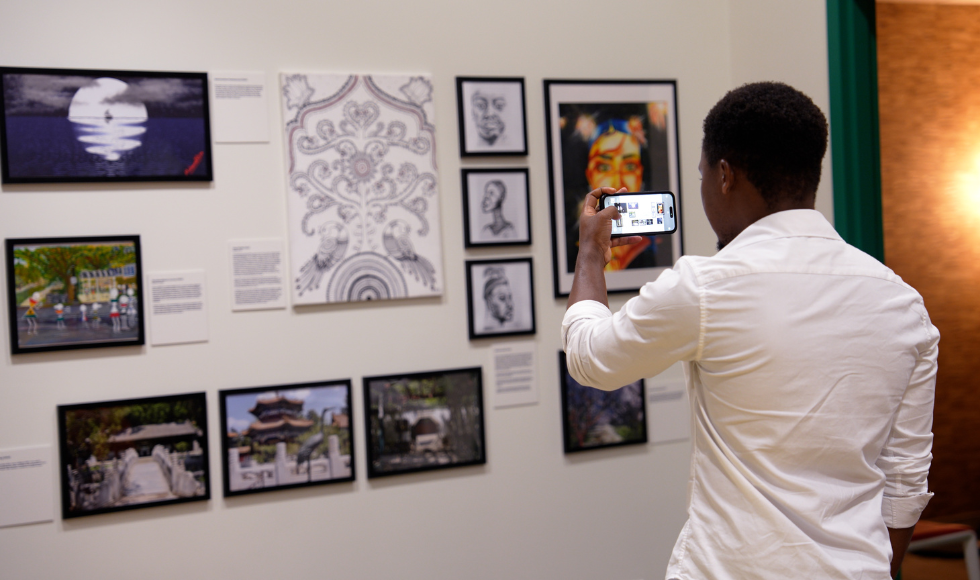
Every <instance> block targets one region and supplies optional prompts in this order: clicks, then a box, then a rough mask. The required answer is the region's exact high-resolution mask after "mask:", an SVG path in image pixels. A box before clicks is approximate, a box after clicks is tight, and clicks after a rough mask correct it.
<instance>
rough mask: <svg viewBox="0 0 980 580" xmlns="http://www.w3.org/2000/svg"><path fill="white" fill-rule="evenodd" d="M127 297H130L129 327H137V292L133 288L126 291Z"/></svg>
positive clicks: (127, 311) (128, 309)
mask: <svg viewBox="0 0 980 580" xmlns="http://www.w3.org/2000/svg"><path fill="white" fill-rule="evenodd" d="M126 295H127V296H129V308H127V309H126V316H127V317H128V318H129V326H130V327H135V326H136V291H135V290H133V289H132V288H127V289H126Z"/></svg>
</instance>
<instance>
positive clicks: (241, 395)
mask: <svg viewBox="0 0 980 580" xmlns="http://www.w3.org/2000/svg"><path fill="white" fill-rule="evenodd" d="M267 393H274V394H275V399H273V398H262V397H261V395H263V394H267ZM280 393H285V394H283V395H280ZM351 395H352V386H351V380H350V379H339V380H332V381H316V382H311V383H298V384H291V385H278V386H271V387H249V388H244V389H227V390H222V391H218V399H219V404H220V409H221V461H222V465H223V469H222V490H223V492H224V496H225V497H231V496H236V495H248V494H254V493H264V492H270V491H279V490H283V489H294V488H298V487H311V486H318V485H330V484H334V483H345V482H351V481H354V479H355V462H354V453H353V447H354V421H353V419H354V417H353V407H352V397H351ZM290 397H292V398H290ZM311 399H313V400H314V401H318V404H321V407H320V409H319V411H320V413H319V420H320V423H319V427H317V422H316V420H315V419H313V418H312V417H310V415H309V412H310V411H314V414H316V409H307V410H305V414H306V418H305V419H304V418H303V415H304V407H306V403H307V401H309V400H311ZM341 401H342V406H340V405H332V404H326V403H332V402H341ZM259 403H263V408H262V409H259ZM297 403H299V404H298V405H297ZM249 404H250V405H251V406H252V407H253V410H254V411H255V413H252V414H253V415H254V417H255V421H254V422H253V423H252V424H250V425H249V427H248V429H247V430H246V431H241V430H239V427H241V424H240V422H241V421H243V420H247V419H245V418H244V416H243V413H242V412H241V411H242V410H243V409H244V407H245V406H248V405H249ZM277 405H278V406H280V407H282V409H278V410H277V409H276V406H277ZM290 407H292V408H290ZM295 407H299V411H298V413H299V418H298V420H297V418H296V417H293V416H292V413H293V412H296V409H295ZM338 408H339V409H341V412H339V413H338V412H334V409H338ZM282 411H285V413H283V412H282ZM247 412H248V413H251V412H252V410H249V411H247ZM277 412H278V413H279V414H278V415H276V413H277ZM327 412H330V423H331V424H330V430H331V431H332V432H331V433H329V434H328V433H327V429H326V427H325V425H326V413H327ZM260 415H261V416H260ZM284 415H285V417H284ZM263 417H265V418H270V417H273V418H275V419H277V420H272V421H264V422H263V421H262V418H263ZM286 417H288V418H286ZM279 419H281V423H282V425H276V423H278V422H280V421H279ZM262 423H265V425H263V424H262ZM305 423H310V424H311V425H310V426H309V427H308V428H306V429H305V430H303V427H304V424H305ZM317 429H319V430H320V432H319V435H320V440H319V443H318V444H317V443H315V442H314V441H315V439H314V438H315V437H316V436H317V435H318V434H317V433H316V432H315V431H316V430H317ZM253 430H254V431H255V432H256V434H257V435H258V436H250V433H249V432H250V431H253ZM276 431H280V432H279V433H276ZM311 431H313V433H310V432H311ZM233 432H235V433H236V435H235V436H234V437H233V436H232V433H233ZM304 435H306V437H305V438H303V439H302V440H301V439H300V438H301V437H303V436H304ZM334 437H336V438H337V439H336V441H337V449H336V450H334V449H332V447H333V443H332V441H331V440H332V438H334ZM291 438H294V439H296V440H295V441H288V439H291ZM256 439H261V440H262V442H261V443H257V441H256ZM278 439H283V441H282V443H284V444H285V445H284V447H283V448H282V452H283V455H284V457H283V462H282V470H284V472H283V473H280V468H279V467H278V465H279V461H278V456H279V452H280V447H279V445H278V443H279V441H278ZM242 442H248V444H249V447H248V454H249V457H248V458H247V459H243V458H242V457H241V451H242V448H243V447H244V446H242V445H234V447H233V446H232V444H233V443H242ZM270 442H271V443H273V445H274V450H272V462H258V463H255V462H254V457H257V456H260V454H261V455H262V456H268V455H269V451H270V450H269V449H268V447H269V443H270ZM290 444H292V445H295V446H297V450H296V453H295V454H294V457H293V459H292V463H293V466H294V470H295V473H290V472H289V463H290V459H289V453H288V447H289V445H290ZM334 451H336V454H334ZM344 451H346V453H344ZM318 452H319V454H320V457H315V456H316V455H317V454H318ZM304 457H305V458H306V468H307V469H306V474H307V481H302V473H301V471H302V464H303V461H302V459H303V458H304ZM246 463H247V465H243V464H246ZM314 463H316V464H317V465H315V466H314ZM236 465H237V468H236V467H234V466H236ZM314 467H316V468H317V470H318V471H320V472H321V474H322V473H324V472H325V473H326V474H327V476H326V477H321V478H319V479H314V478H313V471H314V469H313V468H314ZM267 479H268V483H267ZM280 481H282V483H279V482H280Z"/></svg>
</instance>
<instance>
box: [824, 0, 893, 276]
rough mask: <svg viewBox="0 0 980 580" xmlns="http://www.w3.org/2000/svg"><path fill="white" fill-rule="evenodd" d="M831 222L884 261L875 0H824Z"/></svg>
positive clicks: (852, 240) (854, 243)
mask: <svg viewBox="0 0 980 580" xmlns="http://www.w3.org/2000/svg"><path fill="white" fill-rule="evenodd" d="M827 46H828V52H829V54H828V64H829V66H828V69H829V72H830V149H831V156H832V157H831V160H832V162H833V166H834V176H833V178H834V226H835V227H836V228H837V231H838V233H840V235H841V237H843V238H844V239H845V240H847V241H848V242H849V243H850V244H852V245H854V246H856V247H858V248H860V249H861V250H863V251H865V252H867V253H868V254H871V255H872V256H874V257H875V258H877V259H879V260H881V261H882V262H884V260H885V247H884V242H883V240H882V227H881V162H880V155H879V149H878V144H879V142H878V61H877V50H876V46H875V3H874V0H827Z"/></svg>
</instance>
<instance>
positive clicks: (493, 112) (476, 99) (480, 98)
mask: <svg viewBox="0 0 980 580" xmlns="http://www.w3.org/2000/svg"><path fill="white" fill-rule="evenodd" d="M470 104H471V105H472V106H473V121H474V122H475V123H476V130H477V134H478V135H479V136H480V140H481V141H483V142H484V143H485V144H487V145H493V144H494V143H496V141H497V139H499V138H500V136H501V135H502V134H503V132H504V128H505V125H504V120H503V119H501V118H500V114H501V113H503V111H504V108H506V107H507V99H505V98H504V97H503V95H491V94H488V93H485V92H483V91H477V92H475V93H473V97H472V98H471V99H470Z"/></svg>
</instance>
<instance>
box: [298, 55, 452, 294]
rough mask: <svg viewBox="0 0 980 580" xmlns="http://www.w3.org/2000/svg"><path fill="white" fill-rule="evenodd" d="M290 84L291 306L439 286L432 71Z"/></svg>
mask: <svg viewBox="0 0 980 580" xmlns="http://www.w3.org/2000/svg"><path fill="white" fill-rule="evenodd" d="M281 80H282V111H283V117H284V120H285V131H286V133H285V137H286V168H287V186H288V197H289V201H288V212H289V237H290V240H289V241H290V258H291V260H290V262H291V264H290V271H291V277H292V286H293V304H322V303H329V302H349V301H358V300H385V299H392V298H410V297H420V296H436V295H439V294H441V293H442V247H441V237H440V233H439V191H438V179H437V176H436V161H435V127H434V125H433V123H432V120H433V110H432V98H431V97H432V84H431V82H430V80H429V78H428V77H421V76H415V77H407V76H405V77H399V76H339V75H307V74H284V75H282V79H281Z"/></svg>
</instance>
